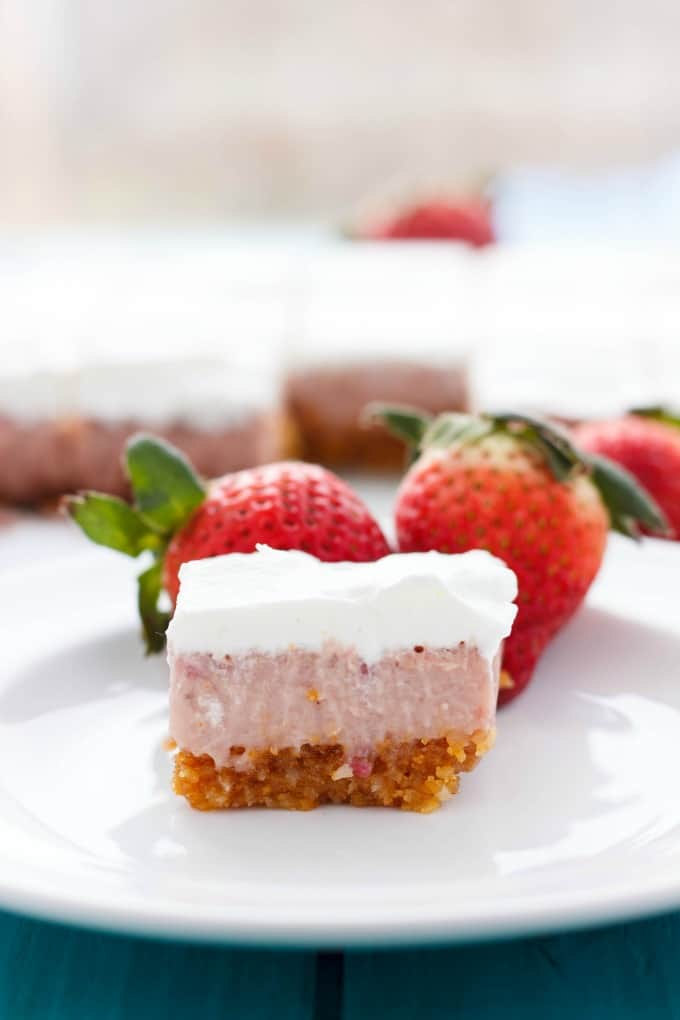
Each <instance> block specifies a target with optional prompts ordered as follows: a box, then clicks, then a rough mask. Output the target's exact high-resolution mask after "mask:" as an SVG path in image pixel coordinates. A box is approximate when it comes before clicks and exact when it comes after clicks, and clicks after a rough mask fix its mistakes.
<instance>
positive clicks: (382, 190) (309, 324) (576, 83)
mask: <svg viewBox="0 0 680 1020" xmlns="http://www.w3.org/2000/svg"><path fill="white" fill-rule="evenodd" d="M679 42H680V6H679V5H678V4H677V3H676V2H674V0H647V2H645V3H642V2H640V0H601V2H600V3H598V4H593V3H591V2H586V0H512V2H511V3H508V2H502V0H457V2H451V0H418V2H415V0H404V2H400V3H398V4H394V3H390V2H388V0H375V2H373V3H370V4H366V3H364V2H362V0H345V3H343V4H320V3H314V2H312V0H278V2H271V0H250V2H246V0H163V2H160V0H145V2H143V3H140V2H138V0H117V2H116V3H114V4H97V3H92V2H88V0H34V2H30V3H26V2H25V0H0V152H1V158H0V359H1V360H0V368H4V371H5V375H9V376H11V375H12V373H13V372H14V371H15V370H17V371H18V368H17V366H19V368H21V366H22V365H23V366H25V365H27V364H28V365H29V366H33V367H34V366H35V364H36V363H38V364H39V365H43V366H45V365H46V366H48V367H49V366H51V365H52V364H53V363H55V362H56V363H61V362H62V361H63V360H64V359H67V360H68V359H69V358H75V359H76V360H77V359H78V358H82V357H85V356H87V357H89V358H95V359H96V358H98V357H101V358H103V359H104V360H106V359H109V360H110V358H111V357H112V356H115V357H116V358H119V357H124V356H127V355H129V354H130V352H132V353H133V354H134V355H135V356H138V357H143V356H149V357H159V356H161V355H162V354H167V352H168V351H170V352H172V351H174V350H177V349H180V348H186V349H189V350H192V351H193V350H196V349H198V348H208V349H210V350H211V351H212V350H213V349H215V348H218V349H220V350H222V351H224V352H232V353H233V352H234V351H235V350H237V349H238V350H243V349H244V348H247V349H248V352H249V355H248V356H249V357H250V358H251V359H252V360H254V362H255V363H256V364H259V365H262V366H265V365H266V371H268V372H269V371H270V370H271V368H272V365H274V364H276V365H277V366H278V365H279V364H280V365H281V366H282V371H285V368H286V365H288V364H290V363H291V361H294V360H295V359H296V358H300V357H303V356H309V352H310V351H311V352H313V353H314V355H315V356H316V357H317V358H320V359H321V360H323V359H324V358H327V359H329V360H331V359H337V357H338V356H339V355H342V354H343V352H350V353H351V352H354V353H356V352H361V353H362V354H363V355H364V356H368V355H370V354H371V352H372V350H373V349H374V348H375V350H376V351H378V352H382V353H384V352H385V351H387V352H388V353H389V352H390V351H392V352H393V353H404V352H406V353H409V354H413V355H414V356H416V355H417V354H418V353H419V352H420V353H421V354H422V353H423V352H425V353H427V352H431V351H432V350H434V349H438V350H440V351H443V352H444V353H445V354H447V353H448V354H450V356H451V357H452V358H457V357H458V356H459V354H460V353H461V352H463V353H464V354H465V355H466V356H468V357H469V360H470V364H471V367H472V370H473V373H474V380H473V382H474V389H475V393H476V394H477V396H478V399H479V401H480V402H481V403H483V404H486V405H489V406H490V405H492V404H498V403H504V404H507V403H515V404H530V405H532V406H538V407H541V408H543V409H550V410H556V411H560V412H563V413H566V414H603V413H610V412H611V411H615V410H620V409H622V408H623V407H625V406H628V405H629V404H631V403H639V402H648V401H656V400H661V399H663V400H677V399H678V398H679V397H680V341H679V340H678V337H679V336H680V159H679V158H677V157H676V155H675V151H676V148H677V147H678V146H680V64H679V63H678V61H677V52H678V43H679ZM489 175H491V176H492V177H493V179H494V187H493V194H494V197H495V206H494V216H495V222H496V227H497V231H498V235H499V240H500V243H499V244H498V245H497V246H496V247H495V248H494V249H490V250H489V251H487V252H484V253H483V254H479V253H475V252H454V251H447V252H443V251H442V250H441V247H440V248H439V249H438V250H436V251H435V250H433V248H432V246H420V247H418V248H417V250H415V249H414V248H413V247H412V248H411V249H410V250H409V251H408V253H407V254H405V255H404V256H403V257H402V255H397V254H396V253H388V252H386V250H385V247H384V246H383V247H380V246H373V247H372V246H368V247H362V246H360V245H354V246H352V245H351V244H348V243H343V242H341V241H339V240H338V237H337V231H338V228H339V227H340V225H341V224H342V223H343V222H344V221H345V218H346V217H347V215H348V214H349V213H351V212H352V211H353V210H354V209H355V208H356V207H357V205H360V204H361V203H363V202H365V201H366V200H367V199H369V198H370V197H371V196H377V197H380V196H381V195H384V194H386V193H389V192H391V190H392V189H394V188H405V189H408V188H416V187H418V186H419V185H422V184H423V183H424V182H434V181H436V182H439V183H443V184H445V185H447V186H454V185H459V184H460V185H468V184H470V183H473V182H475V181H478V180H480V179H482V178H485V179H486V178H488V177H489ZM126 352H127V353H126ZM272 352H274V353H272ZM305 352H306V355H305ZM263 371H265V368H264V367H263ZM8 385H9V388H10V389H11V390H12V391H14V383H13V382H11V381H10V383H9V384H8Z"/></svg>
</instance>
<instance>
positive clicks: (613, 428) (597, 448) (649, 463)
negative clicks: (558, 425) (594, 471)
mask: <svg viewBox="0 0 680 1020" xmlns="http://www.w3.org/2000/svg"><path fill="white" fill-rule="evenodd" d="M573 435H574V437H575V439H576V441H577V442H578V443H579V445H580V446H582V447H583V449H584V450H589V451H590V452H592V453H601V454H603V455H604V456H605V457H609V458H610V459H611V460H615V461H616V462H617V464H621V465H622V466H623V467H624V468H626V469H627V470H628V471H630V473H631V474H632V475H634V476H635V477H636V478H637V480H638V482H639V483H640V485H642V486H644V488H645V489H646V490H647V492H649V493H650V495H651V496H653V497H654V499H655V500H656V502H657V503H658V504H659V506H660V507H661V509H662V510H663V512H664V513H665V515H666V517H667V518H668V523H669V524H670V527H671V530H672V535H671V536H670V537H672V538H675V539H676V540H678V541H680V415H673V414H671V413H670V412H666V411H663V410H661V409H658V408H650V409H648V410H647V409H645V410H642V411H635V412H633V413H631V414H629V415H626V416H625V417H623V418H616V419H614V420H613V421H593V422H588V423H586V424H584V425H579V426H577V427H576V428H575V429H574V430H573Z"/></svg>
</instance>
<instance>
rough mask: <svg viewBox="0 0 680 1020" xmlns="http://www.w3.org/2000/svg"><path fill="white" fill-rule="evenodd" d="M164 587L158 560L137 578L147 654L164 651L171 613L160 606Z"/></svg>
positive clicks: (138, 602) (138, 599) (138, 600)
mask: <svg viewBox="0 0 680 1020" xmlns="http://www.w3.org/2000/svg"><path fill="white" fill-rule="evenodd" d="M162 587H163V579H162V574H161V563H160V561H157V562H156V563H154V564H153V565H152V566H151V567H149V568H148V570H145V571H144V572H143V573H142V574H140V575H139V577H138V578H137V605H138V607H139V615H140V617H141V620H142V633H143V635H144V643H145V645H146V654H147V655H151V654H152V653H154V652H162V651H163V648H164V647H165V631H166V629H167V626H168V624H169V622H170V614H169V613H166V612H164V611H163V610H161V609H159V608H158V600H159V598H160V594H161V588H162Z"/></svg>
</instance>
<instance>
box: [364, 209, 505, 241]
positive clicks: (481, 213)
mask: <svg viewBox="0 0 680 1020" xmlns="http://www.w3.org/2000/svg"><path fill="white" fill-rule="evenodd" d="M358 233H359V236H360V237H364V238H365V239H366V240H371V241H387V240H393V241H414V240H423V241H426V240H435V241H464V242H466V243H467V244H470V245H472V246H473V247H475V248H481V247H483V246H484V245H487V244H493V242H494V241H495V240H496V237H495V234H494V229H493V224H492V221H491V209H490V205H489V202H488V201H486V200H485V199H483V198H476V197H469V198H461V199H459V200H457V201H454V200H446V199H431V200H426V201H422V202H418V203H416V204H415V205H412V206H408V207H407V208H405V209H402V210H400V211H399V212H397V213H395V215H394V216H392V217H389V218H386V219H384V220H382V221H379V222H377V223H373V224H369V225H368V226H367V227H365V228H364V229H360V230H359V232H358Z"/></svg>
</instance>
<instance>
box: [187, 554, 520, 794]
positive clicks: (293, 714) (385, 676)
mask: <svg viewBox="0 0 680 1020" xmlns="http://www.w3.org/2000/svg"><path fill="white" fill-rule="evenodd" d="M180 580H181V585H180V593H179V599H178V602H177V607H176V611H175V615H174V617H173V619H172V622H171V624H170V628H169V631H168V659H169V663H170V734H171V737H172V738H173V740H174V742H175V743H176V744H177V747H178V751H177V755H176V758H175V778H174V786H175V791H176V792H177V793H178V794H181V795H183V796H184V797H186V798H187V800H188V801H189V803H190V804H191V805H192V806H193V807H195V808H200V809H202V810H210V809H215V808H236V807H248V806H255V805H265V806H267V807H279V808H292V809H300V810H306V809H309V808H313V807H316V806H317V805H319V804H324V803H338V804H339V803H350V804H354V805H357V806H363V805H375V806H386V807H389V806H391V807H400V808H404V809H407V810H414V811H421V812H427V811H432V810H434V809H435V808H437V807H438V806H439V805H440V804H441V803H442V802H443V801H445V800H447V799H448V798H449V797H450V796H451V795H452V794H454V793H456V791H457V789H458V781H459V780H458V777H459V773H461V772H466V771H469V770H470V769H472V768H473V767H474V766H475V765H476V764H477V762H478V761H479V759H480V758H481V757H482V755H483V754H484V753H485V752H486V751H487V750H488V749H489V748H490V747H491V745H492V744H493V740H494V732H495V730H494V726H495V712H496V697H497V693H498V682H499V662H500V650H501V645H502V641H503V639H504V638H505V637H507V635H508V634H509V633H510V630H511V627H512V622H513V620H514V616H515V612H516V607H515V606H514V604H513V599H514V598H515V596H516V594H517V584H516V580H515V575H514V574H513V573H512V571H510V570H508V568H507V567H506V566H505V565H504V564H503V563H502V562H501V561H500V560H498V559H495V558H494V557H492V556H490V555H489V554H488V553H486V552H483V551H479V550H476V551H474V552H468V553H465V554H463V555H459V556H450V555H443V554H441V553H437V552H429V553H422V554H418V553H413V554H410V555H399V554H394V555H390V556H386V557H385V558H383V559H381V560H377V561H375V562H372V563H322V562H320V561H319V560H316V559H314V558H313V557H311V556H308V555H307V554H305V553H301V552H279V551H274V550H272V549H268V548H266V547H262V546H261V547H259V550H258V552H256V553H251V554H250V555H242V554H231V555H227V556H219V557H215V558H213V559H204V560H196V561H193V562H189V563H185V564H184V565H183V566H182V568H181V572H180Z"/></svg>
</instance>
